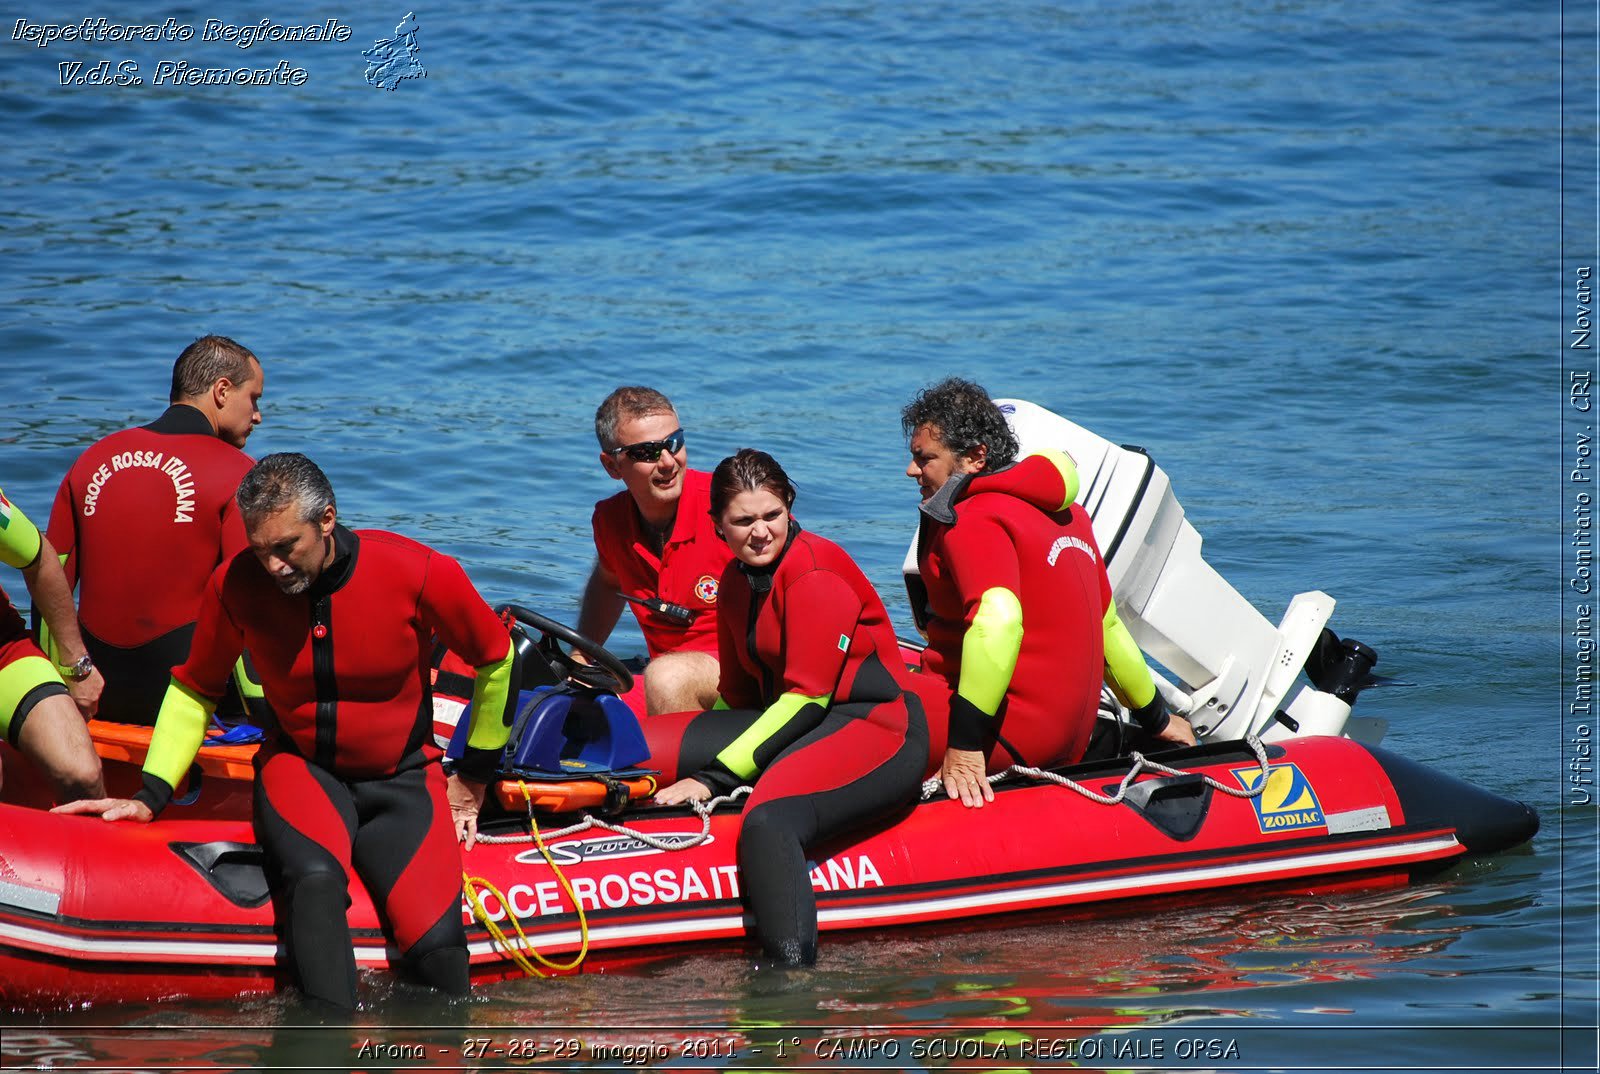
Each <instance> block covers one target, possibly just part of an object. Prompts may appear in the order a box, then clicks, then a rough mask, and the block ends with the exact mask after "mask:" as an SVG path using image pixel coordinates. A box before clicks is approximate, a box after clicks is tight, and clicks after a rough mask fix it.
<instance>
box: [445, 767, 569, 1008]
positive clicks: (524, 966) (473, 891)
mask: <svg viewBox="0 0 1600 1074" xmlns="http://www.w3.org/2000/svg"><path fill="white" fill-rule="evenodd" d="M517 785H518V786H519V787H520V788H521V789H522V798H523V801H525V802H527V803H528V822H529V823H530V824H531V825H532V826H533V841H534V842H535V843H536V844H538V847H539V853H540V854H543V855H544V860H545V864H546V865H548V866H550V869H551V871H552V872H554V873H555V874H556V879H557V880H559V881H561V889H562V890H563V891H565V892H566V893H567V898H569V899H571V900H572V906H573V908H574V909H575V910H577V912H578V935H579V937H580V943H579V946H578V953H577V954H575V955H573V956H572V961H571V962H568V963H565V964H561V963H555V962H551V961H550V960H549V959H547V958H545V957H544V956H543V955H541V954H540V953H539V952H538V950H537V949H536V948H535V947H534V946H533V941H532V940H530V939H528V934H527V933H526V932H524V931H522V922H521V921H518V920H517V915H516V914H515V913H513V912H512V910H511V904H510V903H509V902H507V901H506V897H505V896H504V895H503V894H501V893H500V889H499V888H497V887H495V886H494V885H493V884H492V883H490V882H489V881H488V880H486V879H484V878H483V877H481V876H468V875H467V873H466V872H465V871H463V872H462V874H461V890H462V892H464V893H465V894H466V896H467V902H468V903H469V904H471V906H472V916H473V917H474V918H475V919H476V920H477V921H478V923H479V924H481V925H482V926H483V927H484V928H485V929H487V930H488V932H489V935H490V936H491V937H492V938H493V939H494V942H495V945H496V946H498V947H499V948H500V949H501V950H502V951H504V952H505V953H506V957H507V958H509V959H511V961H513V962H515V963H516V964H517V966H518V967H519V968H520V969H521V970H522V972H523V973H525V974H527V975H528V976H529V977H547V976H549V975H548V974H546V973H544V972H543V971H542V970H540V969H539V967H538V966H535V965H534V964H533V963H532V962H530V961H528V957H527V955H524V954H523V950H524V949H526V950H527V952H528V954H529V955H532V956H533V957H534V959H536V960H537V961H538V962H539V964H540V965H542V966H544V967H546V968H548V969H552V970H555V971H556V972H557V973H570V972H571V971H573V970H575V969H577V968H578V967H579V966H582V965H583V960H584V959H585V958H587V957H588V956H589V919H588V917H587V916H585V914H584V912H583V904H581V903H580V902H578V896H577V895H576V894H574V893H573V890H572V885H571V884H570V883H568V882H567V874H565V873H563V872H562V871H561V867H560V866H558V865H557V864H556V863H555V859H554V858H552V857H551V856H550V848H549V847H547V846H545V845H544V837H543V836H542V835H540V834H539V821H538V819H537V818H536V817H534V815H533V796H532V795H530V794H529V793H528V785H527V784H526V783H523V782H522V781H520V780H519V781H518V783H517ZM480 887H481V888H482V889H483V890H485V891H487V892H488V893H489V894H491V895H493V896H494V897H495V898H496V899H498V900H499V901H500V905H501V906H502V907H504V909H505V912H506V916H507V917H509V918H510V919H511V925H512V927H513V928H515V929H516V932H517V940H518V943H517V944H512V942H511V941H510V940H509V939H507V937H506V934H505V931H504V930H502V929H501V928H500V926H499V925H497V924H495V923H494V922H493V921H491V920H490V919H489V914H488V912H487V911H486V910H484V908H483V903H482V902H481V901H480V900H479V898H478V889H479V888H480Z"/></svg>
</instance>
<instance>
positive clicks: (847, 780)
mask: <svg viewBox="0 0 1600 1074" xmlns="http://www.w3.org/2000/svg"><path fill="white" fill-rule="evenodd" d="M794 498H795V490H794V486H793V484H791V483H790V481H789V478H788V475H787V474H785V473H784V472H783V468H782V467H781V466H779V465H778V464H777V462H775V461H774V460H773V459H772V457H771V456H770V455H767V454H766V453H765V452H761V451H755V450H752V449H750V448H745V449H744V450H742V451H740V452H739V453H738V454H736V455H733V456H731V457H730V458H727V459H724V460H722V463H721V464H720V465H719V466H718V467H717V469H716V472H715V473H714V474H713V475H712V478H711V514H712V517H713V518H714V519H715V520H716V522H717V527H718V529H719V531H720V532H721V535H722V537H723V539H724V540H726V541H727V542H728V546H729V547H730V548H731V549H733V553H734V557H735V558H734V560H733V562H732V563H730V564H729V565H728V568H727V569H726V570H725V571H724V572H723V575H722V582H721V586H720V597H719V600H720V603H721V608H720V610H719V613H718V616H717V630H718V642H719V645H718V655H719V658H720V663H721V679H720V682H719V684H718V693H719V699H718V707H717V708H714V709H712V710H710V711H707V712H701V713H683V714H680V715H678V716H666V717H658V718H656V719H653V720H650V721H647V724H646V733H647V735H648V736H649V737H650V740H651V745H652V747H653V748H652V760H651V763H652V764H653V765H655V766H656V767H659V768H661V769H663V770H664V771H667V772H675V773H677V774H678V775H680V776H681V777H682V778H680V779H679V780H678V781H677V782H676V783H674V784H672V785H671V786H669V787H667V788H666V789H665V790H663V791H662V792H661V793H660V794H658V795H657V796H656V800H657V801H658V802H661V803H663V804H674V803H679V802H686V801H703V800H705V799H707V798H710V797H711V796H712V795H713V794H725V793H727V792H728V791H731V790H733V789H734V788H735V787H738V786H740V785H741V784H745V783H753V784H754V785H755V790H754V793H753V794H752V795H751V796H750V800H749V802H748V803H747V804H746V806H745V812H744V824H743V827H742V828H741V830H740V833H739V873H740V876H741V878H742V884H743V889H744V894H745V896H746V898H747V899H748V901H749V904H750V909H751V912H752V914H753V915H754V917H755V921H756V929H757V932H758V933H759V934H760V937H761V942H762V946H763V947H764V948H765V949H766V951H767V953H768V954H769V955H771V956H773V957H774V958H776V959H779V960H781V961H783V962H785V963H788V964H791V965H799V964H810V963H812V962H815V961H816V957H817V904H816V897H815V895H814V894H813V893H812V890H811V881H810V877H809V874H808V872H807V869H806V851H807V848H809V847H811V846H812V845H814V844H816V843H817V842H819V841H821V840H824V839H828V838H830V837H833V836H836V835H839V834H841V833H843V832H846V831H849V830H850V829H852V828H856V827H859V826H861V825H863V824H866V823H868V822H870V821H872V820H875V819H877V818H879V817H883V816H886V815H888V814H890V813H893V812H894V811H896V810H898V809H901V808H903V807H906V806H909V805H910V804H911V803H913V802H914V801H915V800H916V796H917V790H918V788H919V786H920V784H921V780H922V770H923V765H924V762H925V760H926V758H927V754H928V728H927V721H926V720H925V719H924V717H923V713H922V707H921V703H920V702H919V701H918V700H917V698H916V696H915V695H914V694H912V693H911V692H910V688H909V683H908V677H909V676H908V673H907V672H906V670H905V664H904V663H903V661H902V660H901V659H900V649H899V643H898V642H897V641H896V640H895V636H894V631H893V629H892V628H891V627H890V625H889V614H888V612H887V611H885V609H884V606H883V601H882V600H880V599H879V597H878V594H877V592H876V591H875V590H874V589H873V588H872V584H871V583H870V582H868V581H867V578H866V576H865V575H864V574H862V573H861V569H860V568H859V567H857V566H856V565H855V562H854V561H853V560H852V559H851V558H850V557H849V555H847V554H846V553H845V551H844V550H843V549H842V548H840V547H839V546H838V545H836V544H834V543H833V542H832V541H828V540H824V539H823V538H821V537H818V536H816V535H815V534H812V533H808V532H805V531H802V530H801V529H800V524H799V523H798V522H796V521H795V520H794V517H793V516H792V515H791V514H790V513H789V509H790V507H791V506H792V505H793V504H794Z"/></svg>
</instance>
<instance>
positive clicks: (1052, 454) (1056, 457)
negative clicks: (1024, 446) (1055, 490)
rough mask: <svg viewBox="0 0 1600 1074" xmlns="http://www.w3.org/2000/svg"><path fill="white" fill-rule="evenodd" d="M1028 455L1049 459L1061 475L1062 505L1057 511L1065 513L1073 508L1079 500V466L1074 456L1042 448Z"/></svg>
mask: <svg viewBox="0 0 1600 1074" xmlns="http://www.w3.org/2000/svg"><path fill="white" fill-rule="evenodd" d="M1028 454H1030V455H1038V456H1039V457H1040V458H1042V459H1048V460H1049V461H1050V463H1051V465H1053V466H1054V467H1055V468H1056V470H1057V471H1058V472H1059V473H1060V474H1061V503H1060V505H1059V506H1058V507H1056V510H1057V511H1065V510H1066V509H1067V508H1069V507H1071V506H1072V502H1073V501H1074V500H1076V499H1077V498H1078V464H1077V463H1075V462H1073V461H1072V456H1071V455H1068V454H1067V453H1066V452H1064V451H1057V450H1056V449H1055V448H1040V449H1039V450H1038V451H1030V452H1029V453H1028Z"/></svg>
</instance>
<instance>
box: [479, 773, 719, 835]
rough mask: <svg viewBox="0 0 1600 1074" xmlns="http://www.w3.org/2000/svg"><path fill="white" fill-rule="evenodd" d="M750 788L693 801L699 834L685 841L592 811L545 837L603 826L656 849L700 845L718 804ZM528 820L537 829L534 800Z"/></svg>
mask: <svg viewBox="0 0 1600 1074" xmlns="http://www.w3.org/2000/svg"><path fill="white" fill-rule="evenodd" d="M750 791H751V788H750V787H739V788H738V789H736V790H734V791H732V792H730V793H728V794H724V795H720V796H718V797H716V798H712V799H711V800H710V801H706V802H690V803H689V805H691V806H692V807H694V811H695V812H696V813H697V814H699V816H700V834H699V835H697V836H695V837H694V838H692V839H690V840H688V841H687V842H684V841H682V840H681V838H680V837H674V838H673V839H671V840H667V839H660V838H657V837H656V836H653V835H651V834H650V833H649V832H641V831H638V830H637V829H635V828H630V827H628V826H627V825H626V824H614V823H612V822H611V821H609V820H605V819H603V818H601V817H597V816H595V815H593V814H592V813H585V814H583V819H582V820H580V821H578V822H577V823H576V824H569V825H567V826H566V827H565V828H562V829H560V830H558V831H554V832H546V833H545V838H546V839H562V838H565V837H566V836H569V835H576V834H577V833H579V832H586V831H589V830H590V829H592V828H602V829H604V830H606V831H608V832H615V833H616V834H617V835H626V836H629V837H631V838H633V839H637V840H639V842H641V843H643V844H644V845H645V846H647V847H653V848H654V849H656V850H688V849H689V848H690V847H697V846H699V845H700V844H701V843H704V842H705V841H706V840H707V839H709V838H711V814H712V812H713V811H714V810H715V809H716V808H717V807H718V806H719V805H723V804H724V803H727V802H731V801H734V800H735V799H737V798H743V797H744V796H745V795H747V794H749V793H750ZM524 793H526V792H524ZM528 821H529V823H530V824H532V825H533V831H534V832H535V833H536V832H538V830H539V824H538V821H536V820H534V819H533V804H532V803H531V802H530V803H529V805H528ZM533 841H534V835H532V834H528V835H523V834H520V833H519V834H517V835H480V836H478V842H480V843H531V842H533Z"/></svg>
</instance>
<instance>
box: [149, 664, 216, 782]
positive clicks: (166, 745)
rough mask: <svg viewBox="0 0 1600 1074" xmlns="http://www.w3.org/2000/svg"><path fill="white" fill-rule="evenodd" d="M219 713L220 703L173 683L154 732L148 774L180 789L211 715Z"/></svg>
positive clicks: (168, 685) (176, 681) (165, 698)
mask: <svg viewBox="0 0 1600 1074" xmlns="http://www.w3.org/2000/svg"><path fill="white" fill-rule="evenodd" d="M216 710H217V703H216V702H215V701H214V700H212V699H211V698H209V697H206V696H204V695H203V694H197V693H195V692H194V691H193V690H191V689H189V688H188V687H187V686H185V685H183V684H182V683H181V682H179V681H178V680H177V679H173V680H172V681H171V682H169V683H168V684H167V692H166V695H165V696H164V697H162V699H161V711H160V713H159V714H157V716H156V726H155V730H154V731H152V732H151V733H150V752H149V753H147V754H145V758H144V770H145V772H146V773H148V774H149V775H152V776H155V777H156V778H157V779H161V780H164V781H165V782H166V784H167V786H169V787H176V786H177V785H178V784H179V783H180V782H181V781H182V780H183V777H184V775H185V773H187V772H188V771H189V766H190V765H191V764H193V763H194V758H195V754H197V753H199V752H200V746H201V744H202V743H204V741H205V737H206V728H207V727H208V726H210V724H211V714H212V713H213V712H215V711H216Z"/></svg>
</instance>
